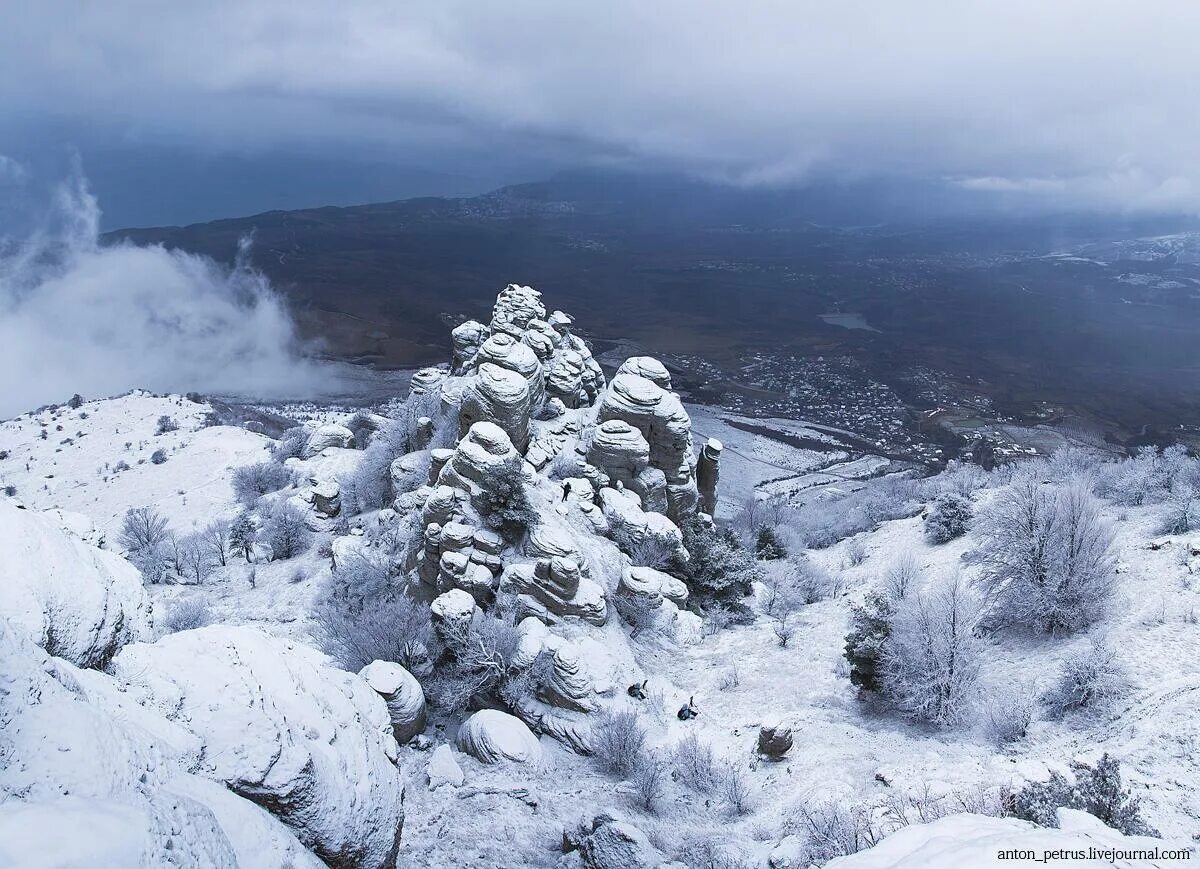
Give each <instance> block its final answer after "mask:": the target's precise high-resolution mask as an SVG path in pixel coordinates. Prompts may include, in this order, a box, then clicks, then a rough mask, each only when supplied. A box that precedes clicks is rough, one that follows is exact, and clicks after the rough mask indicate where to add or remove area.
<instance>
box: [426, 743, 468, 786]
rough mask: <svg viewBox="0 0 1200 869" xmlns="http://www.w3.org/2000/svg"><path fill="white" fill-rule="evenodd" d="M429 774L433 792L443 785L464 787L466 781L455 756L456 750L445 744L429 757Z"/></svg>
mask: <svg viewBox="0 0 1200 869" xmlns="http://www.w3.org/2000/svg"><path fill="white" fill-rule="evenodd" d="M428 773H429V789H430V790H431V791H432V790H436V789H437V788H439V787H441V786H442V785H450V786H451V787H456V788H458V787H462V784H463V782H464V781H466V776H464V775H463V771H462V767H461V766H459V765H458V759H457V758H456V757H455V756H454V750H453V749H451V748H450V746H449V745H446V744H445V743H442V744H441V745H439V746H438V747H437V748H435V749H434V750H433V754H431V755H430V756H429V767H428Z"/></svg>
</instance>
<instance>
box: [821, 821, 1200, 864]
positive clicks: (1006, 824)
mask: <svg viewBox="0 0 1200 869" xmlns="http://www.w3.org/2000/svg"><path fill="white" fill-rule="evenodd" d="M1080 814H1081V813H1079V812H1071V811H1070V810H1060V816H1064V815H1065V817H1062V819H1063V820H1066V821H1067V824H1066V825H1065V826H1067V827H1071V826H1073V825H1074V824H1078V826H1077V827H1076V828H1075V829H1058V830H1056V829H1053V828H1048V827H1039V826H1037V825H1035V824H1031V823H1029V822H1028V821H1018V820H1017V819H1016V818H992V817H986V816H984V815H971V814H961V815H948V816H947V817H944V818H939V819H938V820H936V821H932V822H930V823H928V824H915V825H913V826H910V827H904V828H903V829H900V830H897V831H896V832H894V833H892V834H891V835H890V836H888V837H887V838H885V839H884V840H883V841H881V842H880V843H879V844H877V845H875V846H874V847H873V848H868V849H867V850H865V851H859V852H858V853H857V854H851V855H849V856H847V857H838V858H837V859H835V860H831V861H829V862H828V863H826V864H825V869H958V867H960V866H996V867H1002V866H1011V865H1013V861H1012V860H1004V859H1002V858H1001V857H1000V855H1001V853H1002V852H1005V851H1013V850H1018V851H1032V852H1033V853H1035V854H1043V853H1045V852H1049V851H1060V850H1079V851H1083V852H1085V853H1086V852H1087V850H1088V848H1089V847H1093V848H1115V849H1118V850H1123V851H1130V850H1138V849H1141V850H1145V849H1151V848H1162V847H1164V842H1163V841H1162V840H1161V839H1151V838H1148V837H1144V836H1126V835H1124V834H1122V833H1119V832H1118V831H1116V830H1114V829H1111V828H1110V827H1106V826H1105V825H1104V824H1103V823H1101V822H1100V821H1099V820H1097V819H1095V818H1092V817H1091V816H1090V815H1089V816H1087V818H1086V819H1083V818H1078V817H1077V816H1078V815H1080ZM1188 844H1190V843H1180V844H1179V847H1187V846H1188Z"/></svg>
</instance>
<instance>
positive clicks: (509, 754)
mask: <svg viewBox="0 0 1200 869" xmlns="http://www.w3.org/2000/svg"><path fill="white" fill-rule="evenodd" d="M457 743H458V750H459V751H461V752H463V753H465V754H469V755H471V757H473V758H475V759H476V760H478V761H479V762H481V763H496V762H498V761H502V760H511V761H514V762H516V763H529V764H535V765H536V764H539V763H541V760H542V746H541V743H539V742H538V739H537V737H536V736H534V735H533V732H532V731H531V730H530V729H529V728H528V727H526V726H525V723H524V722H523V721H521V720H520V719H519V718H515V717H514V716H512V715H509V714H508V713H507V712H501V711H499V710H498V709H481V710H479V711H478V712H476V713H475V714H474V715H472V716H471V717H470V718H468V719H467V720H466V721H464V722H463V723H462V725H461V726H460V727H459V728H458V739H457Z"/></svg>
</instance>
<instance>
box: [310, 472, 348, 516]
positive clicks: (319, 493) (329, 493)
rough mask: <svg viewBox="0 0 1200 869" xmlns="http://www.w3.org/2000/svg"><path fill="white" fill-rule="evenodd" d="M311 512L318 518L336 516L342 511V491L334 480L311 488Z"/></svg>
mask: <svg viewBox="0 0 1200 869" xmlns="http://www.w3.org/2000/svg"><path fill="white" fill-rule="evenodd" d="M311 493H312V506H313V510H314V511H316V513H317V514H318V515H320V516H326V517H330V516H336V515H337V514H338V513H339V512H341V509H342V497H341V495H342V490H341V488H340V487H339V486H338V484H337V481H336V480H325V481H323V482H320V483H317V484H316V485H314V486H313V487H312V490H311Z"/></svg>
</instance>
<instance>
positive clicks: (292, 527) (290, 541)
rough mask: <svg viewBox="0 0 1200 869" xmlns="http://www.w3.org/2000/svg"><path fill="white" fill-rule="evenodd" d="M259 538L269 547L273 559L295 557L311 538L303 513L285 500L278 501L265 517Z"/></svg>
mask: <svg viewBox="0 0 1200 869" xmlns="http://www.w3.org/2000/svg"><path fill="white" fill-rule="evenodd" d="M258 536H259V539H260V540H262V541H263V542H264V543H266V544H267V545H268V546H270V547H271V554H272V557H273V558H275V559H287V558H295V557H296V556H297V555H301V554H303V553H304V552H305V551H306V550H307V549H308V547H309V543H310V542H311V540H312V532H311V531H309V530H308V526H307V525H306V524H305V522H304V514H303V513H301V512H300V511H299V510H298V509H297V508H295V507H293V506H292V505H291V504H289V503H288V502H287V501H280V502H279V503H278V504H276V505H275V509H274V510H272V511H271V515H270V516H269V517H267V521H266V522H265V523H264V524H263V527H262V530H261V531H259V532H258Z"/></svg>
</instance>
